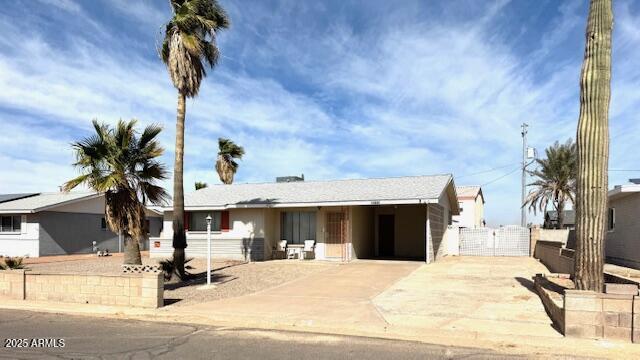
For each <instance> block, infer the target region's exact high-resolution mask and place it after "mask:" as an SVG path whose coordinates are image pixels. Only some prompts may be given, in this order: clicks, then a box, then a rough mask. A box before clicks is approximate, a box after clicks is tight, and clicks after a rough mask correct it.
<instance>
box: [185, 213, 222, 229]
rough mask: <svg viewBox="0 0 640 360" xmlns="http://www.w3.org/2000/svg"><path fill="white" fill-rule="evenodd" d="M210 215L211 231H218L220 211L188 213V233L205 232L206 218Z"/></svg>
mask: <svg viewBox="0 0 640 360" xmlns="http://www.w3.org/2000/svg"><path fill="white" fill-rule="evenodd" d="M208 215H211V231H220V224H221V222H222V221H221V220H222V219H221V218H222V213H221V212H220V211H194V212H189V231H207V216H208Z"/></svg>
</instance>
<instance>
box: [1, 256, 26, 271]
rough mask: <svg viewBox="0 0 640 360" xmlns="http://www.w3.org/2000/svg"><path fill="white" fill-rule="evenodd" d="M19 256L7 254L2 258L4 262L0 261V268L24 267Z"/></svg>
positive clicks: (22, 259)
mask: <svg viewBox="0 0 640 360" xmlns="http://www.w3.org/2000/svg"><path fill="white" fill-rule="evenodd" d="M23 261H24V258H23V257H21V256H8V257H5V258H4V264H1V263H0V270H13V269H25V268H26V267H25V266H24V264H23V263H22V262H23Z"/></svg>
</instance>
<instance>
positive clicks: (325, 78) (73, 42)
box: [0, 0, 640, 225]
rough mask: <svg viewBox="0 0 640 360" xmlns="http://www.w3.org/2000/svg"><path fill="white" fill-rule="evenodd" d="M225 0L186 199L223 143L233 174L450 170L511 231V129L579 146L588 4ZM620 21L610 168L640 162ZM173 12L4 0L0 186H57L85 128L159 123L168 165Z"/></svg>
mask: <svg viewBox="0 0 640 360" xmlns="http://www.w3.org/2000/svg"><path fill="white" fill-rule="evenodd" d="M221 3H222V5H223V7H224V8H226V9H227V11H228V12H229V15H230V17H231V21H232V26H231V28H230V29H229V30H227V31H225V32H222V33H220V34H219V46H220V49H221V52H222V54H223V57H222V60H221V62H220V64H219V65H218V67H217V68H216V69H215V70H214V71H210V72H209V76H208V77H207V79H206V80H205V81H204V82H203V84H202V87H201V91H200V95H199V96H198V97H197V98H196V99H194V100H189V101H188V103H187V129H186V158H185V171H186V173H185V187H186V189H187V190H190V189H191V188H192V186H193V182H194V181H206V182H208V183H218V182H219V180H218V179H217V174H216V173H215V170H214V168H213V162H214V159H215V153H216V146H217V138H218V137H219V136H224V137H230V138H232V139H234V140H235V141H236V142H238V143H239V144H241V145H243V146H244V147H245V149H246V152H247V154H246V157H245V159H244V160H243V161H242V163H241V166H240V169H239V172H238V174H237V176H236V181H237V182H264V181H272V180H273V179H274V178H275V177H276V176H281V175H295V174H300V173H304V174H305V177H306V178H307V179H338V178H359V177H384V176H401V175H419V174H435V173H453V174H454V176H455V177H456V182H457V184H459V185H465V184H486V185H485V186H484V192H485V197H486V200H487V204H486V210H485V211H486V217H487V219H488V222H489V223H490V224H493V225H497V224H509V223H518V222H519V198H520V188H519V186H520V185H519V184H520V177H519V173H518V171H515V169H516V168H517V167H518V162H519V160H520V156H521V155H520V151H521V150H520V149H521V138H520V124H521V123H522V122H523V121H526V122H528V123H529V124H530V132H529V140H530V144H531V145H532V146H535V147H536V148H538V149H539V152H540V153H543V151H542V150H543V149H544V148H545V147H546V146H548V145H550V144H551V143H553V141H555V140H561V141H564V140H566V139H568V138H569V137H574V136H575V135H574V134H575V128H576V124H577V118H578V110H579V98H578V96H579V86H578V78H579V74H580V66H581V62H582V57H583V47H584V27H585V23H586V16H587V10H588V9H587V6H586V3H587V2H586V1H581V0H575V1H555V0H547V1H542V0H541V1H474V0H468V1H452V0H447V1H408V0H407V1H401V2H389V1H365V0H362V1H322V2H318V1H297V0H290V1H265V0H257V1H248V0H242V1H240V0H238V1H233V0H223V1H221ZM614 15H615V31H614V50H613V82H612V103H611V113H610V114H611V120H610V121H611V136H612V142H611V158H610V168H611V169H615V170H628V169H640V155H639V154H638V151H637V137H638V134H640V121H638V114H639V113H640V91H638V89H639V88H640V66H638V64H639V63H640V2H638V1H633V0H617V1H615V9H614ZM169 17H170V9H169V6H168V1H126V0H104V1H97V0H91V1H89V0H84V1H83V0H37V1H36V0H32V1H26V0H25V1H12V2H8V3H6V4H4V5H3V12H2V13H1V14H0V33H1V34H3V36H2V37H0V127H1V128H2V129H3V130H2V131H1V132H0V162H1V163H2V164H3V167H2V171H1V172H0V192H2V193H5V192H21V191H56V190H57V187H58V186H59V185H61V184H62V183H63V182H64V181H66V180H68V179H69V178H71V177H73V176H74V175H75V171H74V170H73V168H72V167H71V163H72V162H73V154H72V152H71V148H70V146H69V143H70V142H72V141H73V140H76V139H79V138H82V137H84V136H88V135H90V134H91V127H90V126H91V125H90V121H91V119H94V118H97V119H99V120H102V121H105V122H110V123H113V122H115V121H117V119H119V118H123V119H129V118H137V119H139V121H140V123H141V124H148V123H152V122H156V123H160V124H163V125H164V127H165V130H164V132H163V133H162V137H161V139H162V142H163V145H164V146H165V148H166V154H165V155H164V157H163V160H164V162H165V163H166V164H167V165H168V166H169V167H172V164H173V142H174V136H175V131H174V130H175V105H176V96H177V95H176V92H175V90H174V88H173V86H172V85H171V83H170V81H169V77H168V75H167V73H166V70H165V68H164V65H163V64H162V63H161V61H160V60H159V58H158V56H157V52H156V45H157V43H158V42H159V41H160V39H161V30H162V25H163V23H164V22H165V21H166V20H167V19H168V18H169ZM496 167H499V169H497V170H494V171H490V172H487V171H486V170H489V169H493V168H496ZM512 171H515V172H512ZM510 172H512V173H510ZM477 173H480V174H477ZM509 173H510V174H509ZM473 174H476V175H473ZM505 174H509V175H506V176H504V177H501V176H503V175H505ZM630 177H640V172H626V171H611V173H610V184H611V185H614V184H620V183H625V182H626V181H627V179H628V178H630ZM169 184H170V181H167V182H166V185H169ZM167 188H170V186H167Z"/></svg>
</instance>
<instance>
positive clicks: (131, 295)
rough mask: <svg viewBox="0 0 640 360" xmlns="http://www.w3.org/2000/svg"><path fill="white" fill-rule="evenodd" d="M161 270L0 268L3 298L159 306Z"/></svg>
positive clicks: (160, 303)
mask: <svg viewBox="0 0 640 360" xmlns="http://www.w3.org/2000/svg"><path fill="white" fill-rule="evenodd" d="M163 294H164V278H163V277H162V274H161V273H143V274H118V275H96V274H71V273H49V272H33V271H24V270H6V271H0V298H8V299H16V300H30V301H46V302H63V303H78V304H93V305H119V306H132V307H145V308H158V307H161V306H162V305H163V303H164V299H163Z"/></svg>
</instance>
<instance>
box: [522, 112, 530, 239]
mask: <svg viewBox="0 0 640 360" xmlns="http://www.w3.org/2000/svg"><path fill="white" fill-rule="evenodd" d="M528 126H529V125H528V124H527V123H522V199H521V201H520V211H521V213H520V226H522V227H527V209H526V208H525V207H524V206H523V205H524V202H525V200H526V197H527V127H528Z"/></svg>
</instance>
